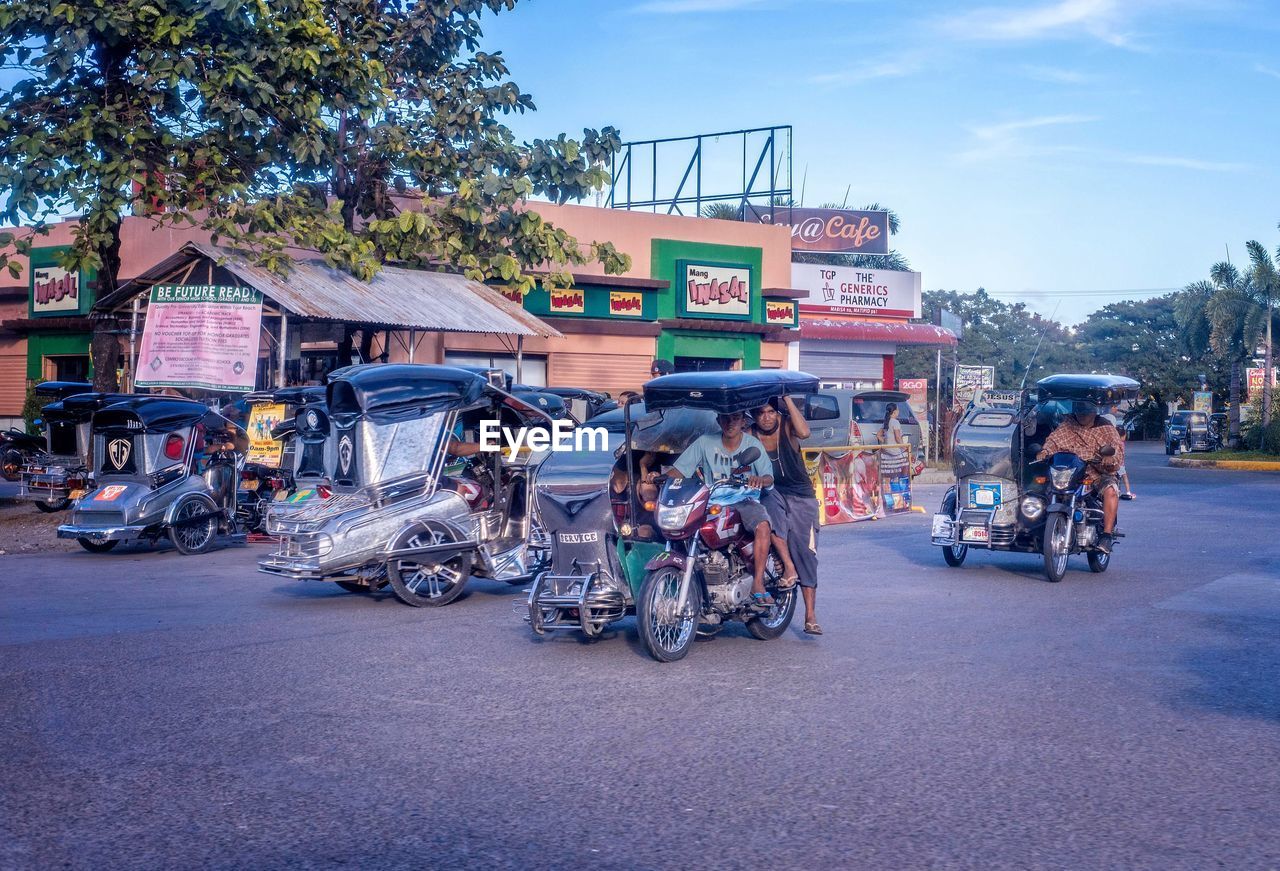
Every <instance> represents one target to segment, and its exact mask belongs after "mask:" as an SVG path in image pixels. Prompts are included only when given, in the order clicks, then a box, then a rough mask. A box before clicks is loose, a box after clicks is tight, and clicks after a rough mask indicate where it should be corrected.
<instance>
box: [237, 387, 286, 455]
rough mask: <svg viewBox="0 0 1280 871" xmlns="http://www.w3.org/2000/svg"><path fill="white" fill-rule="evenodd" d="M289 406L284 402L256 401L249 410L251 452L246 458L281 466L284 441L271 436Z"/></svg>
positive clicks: (282, 419)
mask: <svg viewBox="0 0 1280 871" xmlns="http://www.w3.org/2000/svg"><path fill="white" fill-rule="evenodd" d="M287 411H288V406H286V405H285V404H284V403H282V402H255V403H254V404H253V407H252V408H251V409H250V410H249V425H248V427H247V429H248V430H249V452H248V453H247V454H246V455H245V459H246V460H247V461H248V462H250V463H262V464H263V465H266V466H275V467H277V468H279V466H280V458H281V456H282V454H283V452H284V442H281V441H277V440H276V439H273V438H272V437H271V431H272V430H273V429H275V428H276V425H277V424H279V423H281V422H283V421H284V418H285V414H286V412H287Z"/></svg>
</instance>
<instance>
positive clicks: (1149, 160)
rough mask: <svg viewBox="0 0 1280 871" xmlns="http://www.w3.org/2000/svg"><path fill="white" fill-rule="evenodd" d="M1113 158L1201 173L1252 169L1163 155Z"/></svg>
mask: <svg viewBox="0 0 1280 871" xmlns="http://www.w3.org/2000/svg"><path fill="white" fill-rule="evenodd" d="M1112 157H1113V158H1114V159H1115V160H1118V161H1120V162H1121V163H1134V164H1138V165H1139V166H1168V167H1173V168H1174V169H1194V170H1198V171H1200V172H1244V171H1245V170H1247V169H1249V168H1250V167H1249V165H1248V164H1247V163H1230V162H1225V161H1217V160H1198V159H1196V158H1194V157H1175V156H1171V155H1163V154H1115V155H1112Z"/></svg>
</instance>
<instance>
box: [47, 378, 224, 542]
mask: <svg viewBox="0 0 1280 871" xmlns="http://www.w3.org/2000/svg"><path fill="white" fill-rule="evenodd" d="M92 432H93V447H92V456H93V458H94V464H93V465H94V488H93V489H92V490H90V491H89V492H88V493H86V494H85V495H84V496H82V497H81V498H80V499H78V500H76V502H75V503H74V504H73V505H72V508H71V520H70V522H69V523H64V524H63V525H62V526H59V527H58V537H59V538H74V539H75V540H76V541H78V542H79V543H80V546H81V547H83V548H84V549H85V550H87V551H90V552H92V553H104V552H106V551H109V550H111V549H112V548H114V547H115V546H116V545H117V544H119V543H120V542H122V541H137V540H142V541H150V542H151V543H153V544H154V543H155V542H156V541H158V540H159V539H160V538H162V537H167V538H169V539H170V540H171V541H172V542H173V545H174V547H175V548H177V550H178V551H179V552H181V553H184V554H196V553H204V552H205V551H207V550H209V548H210V547H211V546H212V545H213V543H214V541H215V539H216V537H217V536H218V534H220V533H221V534H224V535H228V536H232V537H233V538H235V539H237V540H239V539H242V538H243V536H242V535H240V533H239V532H238V530H237V528H236V522H235V506H236V461H237V459H238V457H239V456H240V454H241V452H242V451H243V450H244V447H245V446H246V445H247V443H248V439H247V438H246V437H245V435H244V432H243V431H242V430H240V429H239V428H238V427H237V426H236V425H235V424H234V423H232V422H231V421H229V420H227V419H226V418H224V417H223V416H222V415H220V414H218V413H217V412H215V411H212V410H211V409H209V408H208V407H206V406H204V405H202V404H201V403H199V402H194V401H192V400H189V399H177V398H172V397H167V396H131V397H128V398H126V399H123V400H121V401H120V402H116V403H113V404H111V405H107V406H106V407H104V408H102V409H100V410H98V411H97V412H96V413H95V414H94V415H93V426H92Z"/></svg>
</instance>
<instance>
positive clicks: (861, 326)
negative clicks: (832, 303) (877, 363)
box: [800, 317, 956, 345]
mask: <svg viewBox="0 0 1280 871" xmlns="http://www.w3.org/2000/svg"><path fill="white" fill-rule="evenodd" d="M800 338H801V339H838V340H842V341H846V342H848V341H855V342H859V341H860V342H893V343H894V344H895V345H954V344H956V336H955V333H953V332H951V331H950V330H948V329H946V328H945V327H938V326H934V325H933V324H912V323H907V322H906V321H903V322H901V323H885V322H883V321H838V320H832V319H829V318H818V319H813V320H810V319H807V318H803V317H802V318H801V319H800Z"/></svg>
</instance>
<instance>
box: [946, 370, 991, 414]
mask: <svg viewBox="0 0 1280 871" xmlns="http://www.w3.org/2000/svg"><path fill="white" fill-rule="evenodd" d="M952 383H953V384H954V385H955V404H956V405H968V404H969V403H970V402H971V401H973V397H974V395H975V394H976V393H977V392H978V391H979V390H990V389H991V388H993V387H995V386H996V367H994V366H957V367H956V372H955V380H954V381H953V382H952Z"/></svg>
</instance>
